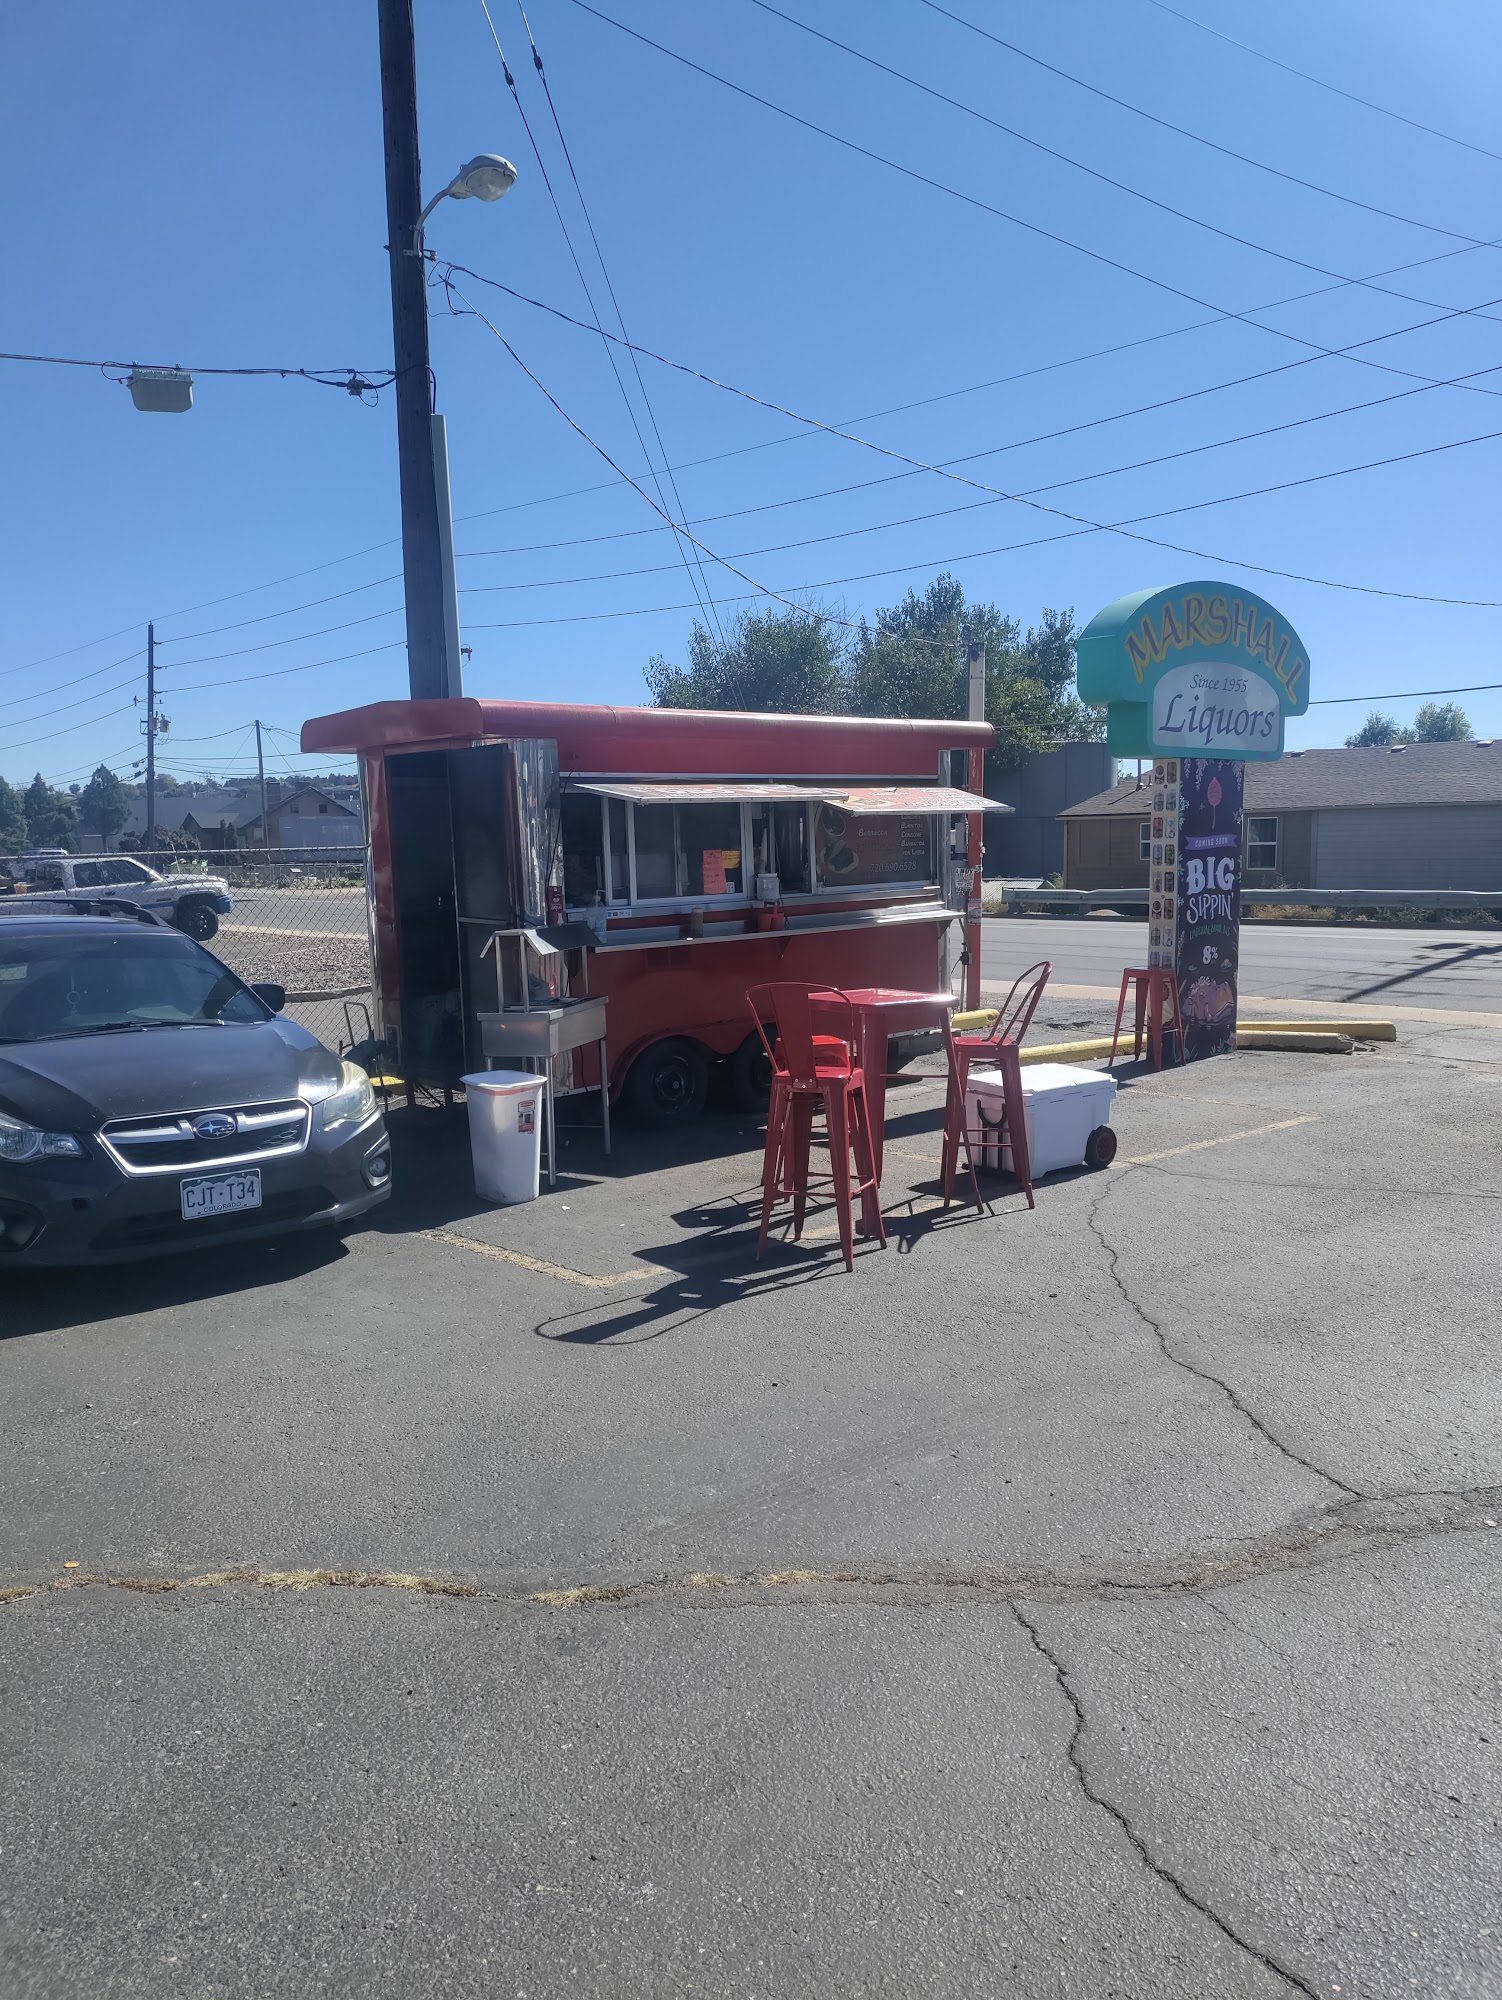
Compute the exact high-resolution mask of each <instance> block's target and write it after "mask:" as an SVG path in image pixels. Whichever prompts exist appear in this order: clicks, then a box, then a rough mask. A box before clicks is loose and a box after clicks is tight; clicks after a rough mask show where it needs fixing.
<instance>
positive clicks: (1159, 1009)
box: [1106, 965, 1184, 1069]
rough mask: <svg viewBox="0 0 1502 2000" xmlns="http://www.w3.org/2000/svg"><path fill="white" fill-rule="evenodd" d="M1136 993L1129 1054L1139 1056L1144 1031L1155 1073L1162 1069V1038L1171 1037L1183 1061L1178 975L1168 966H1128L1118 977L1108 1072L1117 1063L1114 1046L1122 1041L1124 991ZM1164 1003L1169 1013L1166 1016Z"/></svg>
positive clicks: (1124, 1007)
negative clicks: (1119, 982)
mask: <svg viewBox="0 0 1502 2000" xmlns="http://www.w3.org/2000/svg"><path fill="white" fill-rule="evenodd" d="M1133 987H1135V990H1136V1020H1135V1024H1134V1026H1133V1030H1132V1054H1133V1055H1134V1056H1140V1055H1141V1054H1142V1030H1143V1027H1144V1025H1146V1028H1147V1047H1148V1060H1149V1061H1150V1062H1151V1063H1152V1066H1153V1068H1154V1069H1162V1067H1163V1037H1164V1035H1165V1034H1170V1035H1172V1036H1173V1038H1174V1043H1175V1045H1176V1047H1177V1049H1178V1059H1179V1061H1180V1062H1181V1063H1182V1062H1183V1060H1184V1029H1183V1025H1182V1023H1183V1016H1182V1014H1181V1013H1180V1012H1179V975H1178V974H1177V973H1176V972H1175V971H1174V969H1173V967H1172V966H1171V965H1129V966H1128V967H1127V968H1126V970H1125V971H1124V972H1123V973H1122V975H1121V993H1120V995H1119V997H1118V998H1117V1001H1116V1026H1115V1028H1114V1029H1113V1030H1112V1033H1111V1054H1110V1058H1109V1060H1108V1061H1107V1063H1106V1068H1107V1069H1110V1068H1111V1066H1112V1064H1114V1063H1115V1061H1116V1045H1117V1043H1118V1042H1119V1041H1120V1039H1121V1017H1122V1014H1123V1013H1124V1011H1125V1009H1126V1003H1127V991H1128V989H1129V988H1133ZM1165 1003H1166V1005H1167V1008H1168V1012H1167V1014H1166V1015H1165V1013H1164V1006H1165Z"/></svg>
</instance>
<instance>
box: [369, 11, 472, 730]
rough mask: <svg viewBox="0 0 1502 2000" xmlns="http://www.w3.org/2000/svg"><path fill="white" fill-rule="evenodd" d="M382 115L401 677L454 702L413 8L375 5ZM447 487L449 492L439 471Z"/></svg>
mask: <svg viewBox="0 0 1502 2000" xmlns="http://www.w3.org/2000/svg"><path fill="white" fill-rule="evenodd" d="M377 10H378V16H379V26H380V42H381V115H382V122H383V126H384V131H385V142H386V234H387V237H388V239H389V240H388V242H387V246H386V247H387V250H388V252H389V254H390V258H391V331H392V346H393V350H394V362H395V368H396V381H395V383H394V385H393V389H394V394H395V397H396V446H397V462H398V468H399V472H400V478H401V499H402V574H403V582H404V589H405V595H406V600H407V678H408V685H409V687H410V690H411V693H412V698H413V700H414V701H416V700H421V699H432V698H433V697H435V696H442V695H449V694H460V693H462V692H463V689H462V687H461V686H460V684H459V658H458V648H457V634H455V635H454V639H455V643H454V644H452V645H451V644H450V634H449V630H448V625H449V618H448V616H447V615H446V611H447V607H446V604H445V588H444V560H443V520H442V515H441V512H440V500H441V499H443V500H446V498H447V495H446V493H445V494H444V495H442V496H440V494H439V491H438V480H437V473H436V468H435V464H434V444H435V438H434V424H433V371H432V363H431V361H430V359H429V355H428V294H427V265H426V262H425V261H424V259H423V257H422V254H421V251H420V248H419V243H418V233H417V232H418V224H419V220H420V218H421V215H422V192H421V167H420V163H419V160H418V153H417V51H416V44H415V38H414V33H413V25H412V0H377ZM444 470H445V485H446V484H447V479H446V474H447V467H446V466H445V468H444Z"/></svg>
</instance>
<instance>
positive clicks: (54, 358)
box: [0, 353, 396, 402]
mask: <svg viewBox="0 0 1502 2000" xmlns="http://www.w3.org/2000/svg"><path fill="white" fill-rule="evenodd" d="M0 361H39V362H43V363H45V364H47V365H48V366H49V367H53V368H96V369H99V370H100V371H103V370H105V369H109V368H126V369H134V368H149V369H162V370H167V371H169V372H180V373H183V374H188V375H278V376H281V377H282V378H283V379H284V380H286V379H290V378H294V377H295V378H296V379H298V380H299V381H303V382H316V383H317V384H318V386H319V387H320V388H323V389H343V390H345V391H346V392H347V393H348V394H349V395H351V396H353V397H354V398H355V400H356V401H357V402H362V401H363V400H364V392H365V390H367V389H369V390H372V391H376V392H379V391H380V390H382V389H389V388H390V387H391V384H392V383H393V382H394V381H395V380H396V373H395V371H394V370H393V369H390V368H387V369H378V370H376V371H375V375H379V376H381V378H382V379H381V380H380V381H377V380H376V379H375V375H367V374H366V373H365V372H364V370H363V369H359V368H203V367H200V366H198V365H197V364H196V363H195V364H194V365H193V366H192V367H187V366H185V365H184V364H183V363H182V362H177V361H171V362H162V361H84V360H80V359H79V358H78V357H77V356H75V355H71V354H5V353H0ZM341 377H342V378H343V379H339V378H341Z"/></svg>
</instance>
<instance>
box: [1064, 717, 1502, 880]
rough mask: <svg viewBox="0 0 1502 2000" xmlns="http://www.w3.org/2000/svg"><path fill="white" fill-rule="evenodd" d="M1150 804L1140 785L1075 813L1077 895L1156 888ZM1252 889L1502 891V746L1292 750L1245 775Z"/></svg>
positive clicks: (1070, 876)
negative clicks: (1151, 877) (1150, 879)
mask: <svg viewBox="0 0 1502 2000" xmlns="http://www.w3.org/2000/svg"><path fill="white" fill-rule="evenodd" d="M1151 802H1152V793H1151V790H1150V787H1149V785H1148V781H1147V777H1146V776H1144V778H1143V780H1142V782H1141V784H1140V786H1139V783H1138V781H1137V779H1136V778H1135V777H1132V778H1128V779H1127V780H1126V781H1125V782H1124V783H1123V784H1119V785H1116V786H1114V787H1113V788H1112V789H1111V790H1110V791H1109V792H1101V793H1099V794H1098V795H1097V796H1096V797H1095V798H1093V799H1086V800H1084V801H1083V802H1082V803H1081V804H1080V805H1077V806H1071V807H1070V808H1069V810H1068V811H1067V812H1065V813H1062V814H1061V815H1060V817H1061V818H1062V820H1063V822H1064V881H1065V884H1066V885H1067V887H1069V888H1071V889H1132V888H1145V887H1146V886H1147V863H1148V847H1149V834H1150V831H1151V825H1152V821H1151V817H1150V812H1149V808H1150V806H1151ZM1244 858H1245V864H1246V868H1245V881H1246V885H1247V887H1248V888H1254V889H1273V888H1289V889H1502V741H1494V740H1491V739H1486V740H1479V739H1478V740H1476V741H1472V742H1466V743H1408V744H1403V745H1394V746H1393V747H1392V748H1390V749H1377V750H1290V751H1289V752H1288V753H1287V754H1286V755H1285V756H1282V757H1279V758H1278V759H1277V761H1276V762H1274V763H1267V764H1248V765H1247V767H1246V844H1245V849H1244Z"/></svg>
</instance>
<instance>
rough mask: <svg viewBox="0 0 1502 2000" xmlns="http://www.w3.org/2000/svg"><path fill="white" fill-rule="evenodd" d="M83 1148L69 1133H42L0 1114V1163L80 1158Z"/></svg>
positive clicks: (15, 1119)
mask: <svg viewBox="0 0 1502 2000" xmlns="http://www.w3.org/2000/svg"><path fill="white" fill-rule="evenodd" d="M82 1157H83V1147H82V1146H80V1145H79V1143H78V1141H77V1140H76V1139H75V1138H74V1136H73V1134H72V1133H71V1132H42V1131H39V1130H38V1128H37V1127H36V1126H35V1125H23V1124H22V1122H21V1120H20V1119H19V1118H9V1117H7V1116H6V1114H5V1113H4V1112H3V1111H0V1160H61V1159H81V1158H82Z"/></svg>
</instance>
